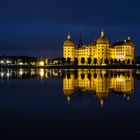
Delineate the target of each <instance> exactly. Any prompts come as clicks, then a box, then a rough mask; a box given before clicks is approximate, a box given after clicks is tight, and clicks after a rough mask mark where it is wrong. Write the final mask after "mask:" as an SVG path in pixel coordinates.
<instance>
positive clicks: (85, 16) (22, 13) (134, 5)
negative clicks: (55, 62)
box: [0, 0, 140, 57]
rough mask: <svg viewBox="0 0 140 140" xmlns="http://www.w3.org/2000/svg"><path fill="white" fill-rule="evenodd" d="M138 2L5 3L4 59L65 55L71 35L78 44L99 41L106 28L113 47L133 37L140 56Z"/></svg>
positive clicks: (0, 6) (1, 24)
mask: <svg viewBox="0 0 140 140" xmlns="http://www.w3.org/2000/svg"><path fill="white" fill-rule="evenodd" d="M139 5H140V2H139V1H138V0H133V1H132V0H131V1H129V0H117V1H113V0H3V1H1V2H0V55H30V56H39V57H54V56H60V55H62V47H63V42H64V40H65V39H66V36H67V34H68V32H70V33H71V36H72V39H73V40H74V42H75V43H77V41H78V37H79V34H80V33H81V34H82V38H83V41H84V43H85V44H86V43H90V41H92V40H93V39H96V38H97V37H98V36H99V35H100V32H101V29H102V28H103V29H104V31H105V34H106V36H107V38H108V39H109V41H110V42H111V43H113V42H115V41H116V40H124V39H126V38H127V36H128V35H130V36H131V38H132V40H133V42H134V44H135V50H136V51H135V54H136V55H140V39H139V36H140V16H139V13H140V8H139Z"/></svg>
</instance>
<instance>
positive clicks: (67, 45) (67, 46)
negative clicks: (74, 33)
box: [63, 34, 75, 61]
mask: <svg viewBox="0 0 140 140" xmlns="http://www.w3.org/2000/svg"><path fill="white" fill-rule="evenodd" d="M74 49H75V46H74V43H73V41H72V39H71V36H70V34H68V36H67V40H65V42H64V45H63V57H64V58H65V59H67V58H71V61H74Z"/></svg>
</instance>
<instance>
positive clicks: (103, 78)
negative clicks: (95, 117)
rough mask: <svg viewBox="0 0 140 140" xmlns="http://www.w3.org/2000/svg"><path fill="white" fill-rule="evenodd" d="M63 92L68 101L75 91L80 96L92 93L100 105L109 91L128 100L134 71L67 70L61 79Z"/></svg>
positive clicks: (132, 86)
mask: <svg viewBox="0 0 140 140" xmlns="http://www.w3.org/2000/svg"><path fill="white" fill-rule="evenodd" d="M63 92H64V95H65V96H66V98H67V101H68V103H70V100H71V97H72V96H73V94H74V93H75V92H76V93H77V94H78V95H80V96H81V94H82V93H87V94H93V95H95V96H96V97H97V98H98V100H99V101H100V104H101V107H103V105H104V102H105V100H106V98H107V97H108V96H109V94H111V93H113V94H116V95H122V96H124V98H126V99H127V100H130V98H131V96H132V94H133V92H134V73H133V71H129V72H128V71H127V72H125V71H123V72H121V71H119V72H117V71H111V70H110V71H109V70H95V71H89V70H78V71H77V72H73V73H72V72H67V74H66V75H65V76H64V79H63Z"/></svg>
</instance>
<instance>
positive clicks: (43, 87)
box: [0, 69, 140, 139]
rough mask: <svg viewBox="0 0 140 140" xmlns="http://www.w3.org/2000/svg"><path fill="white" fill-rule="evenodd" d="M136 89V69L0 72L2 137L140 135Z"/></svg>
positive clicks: (138, 74) (139, 75)
mask: <svg viewBox="0 0 140 140" xmlns="http://www.w3.org/2000/svg"><path fill="white" fill-rule="evenodd" d="M139 85H140V71H139V70H100V69H99V70H86V69H83V70H48V69H1V70H0V114H1V115H0V128H1V132H0V133H1V136H5V139H12V138H17V139H48V138H55V137H56V138H64V139H69V138H71V139H75V138H89V137H90V138H95V137H98V138H100V137H104V136H111V137H112V138H114V137H115V138H116V137H120V136H121V137H122V136H123V137H125V138H126V137H127V138H130V137H135V136H140V121H139V118H140V110H139V106H140V89H139ZM104 138H105V137H104Z"/></svg>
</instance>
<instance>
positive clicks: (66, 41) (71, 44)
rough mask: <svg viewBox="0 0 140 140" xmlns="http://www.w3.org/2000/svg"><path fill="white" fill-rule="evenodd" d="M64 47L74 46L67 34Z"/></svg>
mask: <svg viewBox="0 0 140 140" xmlns="http://www.w3.org/2000/svg"><path fill="white" fill-rule="evenodd" d="M64 46H74V43H73V41H72V39H71V36H70V34H68V37H67V40H65V41H64Z"/></svg>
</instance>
